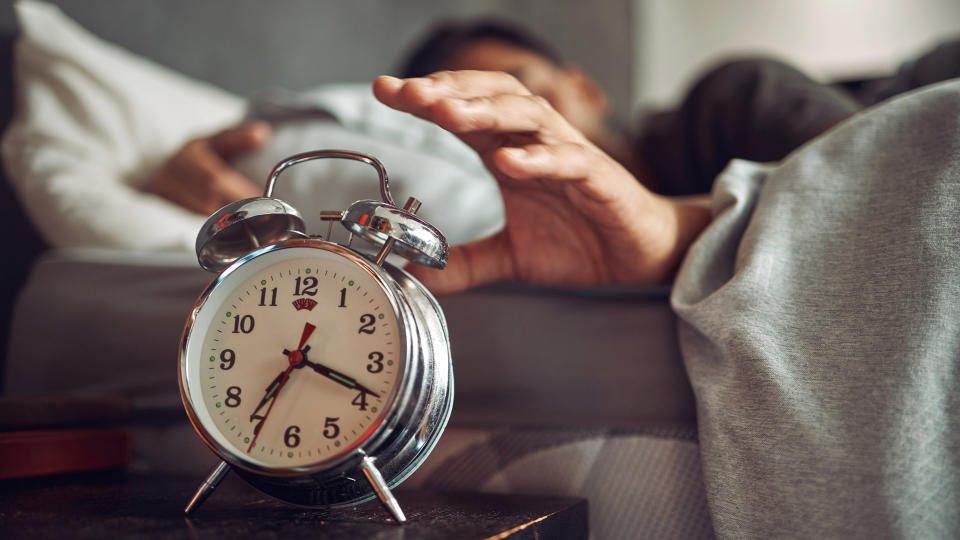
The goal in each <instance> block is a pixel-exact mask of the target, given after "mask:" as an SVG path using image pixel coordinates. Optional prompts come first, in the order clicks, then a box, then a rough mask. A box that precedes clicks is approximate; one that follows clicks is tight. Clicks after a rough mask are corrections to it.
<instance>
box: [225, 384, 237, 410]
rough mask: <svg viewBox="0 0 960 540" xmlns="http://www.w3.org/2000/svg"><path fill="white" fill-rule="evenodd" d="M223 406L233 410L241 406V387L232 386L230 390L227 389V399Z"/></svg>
mask: <svg viewBox="0 0 960 540" xmlns="http://www.w3.org/2000/svg"><path fill="white" fill-rule="evenodd" d="M223 404H224V405H226V406H227V407H230V408H231V409H232V408H234V407H239V406H240V387H239V386H231V387H230V388H227V399H225V400H223Z"/></svg>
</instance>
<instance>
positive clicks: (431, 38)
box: [399, 19, 563, 78]
mask: <svg viewBox="0 0 960 540" xmlns="http://www.w3.org/2000/svg"><path fill="white" fill-rule="evenodd" d="M481 39H498V40H500V41H504V42H506V43H509V44H510V45H514V46H517V47H520V48H522V49H527V50H529V51H532V52H535V53H537V54H539V55H541V56H543V57H545V58H546V59H548V60H550V61H551V62H553V63H554V64H558V65H559V64H562V63H563V61H562V60H561V59H560V56H559V55H557V53H556V52H555V51H554V50H553V49H552V48H550V47H549V46H548V45H547V44H546V43H545V42H543V41H542V40H541V39H540V38H538V37H536V36H534V35H533V34H532V33H530V32H529V31H528V30H525V29H523V28H521V27H520V26H519V25H516V24H514V23H511V22H507V21H504V20H500V19H480V20H472V21H444V22H441V23H439V24H437V25H435V26H434V27H433V28H432V29H431V30H430V31H429V32H428V33H427V34H426V37H424V38H422V39H421V40H420V41H419V44H418V45H417V46H416V47H414V48H413V49H412V51H411V52H410V53H408V54H407V56H406V60H405V61H403V62H402V63H401V66H402V67H401V68H400V70H399V74H400V76H401V77H404V78H407V77H423V76H424V75H429V74H430V73H433V72H435V71H440V70H442V69H445V68H446V65H447V62H448V61H449V60H450V58H451V57H452V56H453V55H454V54H456V53H457V52H459V51H460V50H461V49H463V48H464V47H465V46H467V45H469V44H470V43H473V42H474V41H477V40H481Z"/></svg>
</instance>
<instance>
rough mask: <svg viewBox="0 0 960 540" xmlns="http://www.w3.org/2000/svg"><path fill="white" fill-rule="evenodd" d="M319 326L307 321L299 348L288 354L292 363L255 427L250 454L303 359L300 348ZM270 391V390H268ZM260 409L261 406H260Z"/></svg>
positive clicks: (248, 449)
mask: <svg viewBox="0 0 960 540" xmlns="http://www.w3.org/2000/svg"><path fill="white" fill-rule="evenodd" d="M316 329H317V327H316V326H314V325H312V324H310V323H306V324H305V325H304V326H303V333H302V334H300V344H299V345H297V350H295V351H292V352H291V353H290V354H288V355H287V359H288V360H289V361H290V365H289V366H288V367H287V369H286V371H284V372H283V375H282V376H281V378H280V384H278V385H277V389H276V390H274V391H273V396H272V397H270V398H268V399H270V400H271V401H270V406H269V407H267V412H265V413H263V419H262V420H260V424H259V425H258V426H257V428H258V429H255V430H254V432H253V440H251V441H250V446H248V447H247V453H248V454H249V453H250V451H251V450H253V446H254V445H255V444H256V443H257V437H259V436H260V432H261V431H263V429H262V428H263V424H264V422H266V421H267V418H268V417H269V416H270V411H272V410H273V406H274V405H276V403H277V396H279V395H280V390H283V385H285V384H287V379H289V378H290V372H291V371H293V368H295V367H297V365H298V364H299V363H300V362H302V361H303V353H301V352H300V349H303V346H304V345H306V344H307V340H308V339H310V335H311V334H313V331H314V330H316ZM268 392H269V391H268ZM258 409H259V407H258Z"/></svg>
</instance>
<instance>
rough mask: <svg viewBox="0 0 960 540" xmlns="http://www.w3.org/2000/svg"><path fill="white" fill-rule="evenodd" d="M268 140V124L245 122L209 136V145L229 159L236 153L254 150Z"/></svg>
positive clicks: (222, 156) (221, 155)
mask: <svg viewBox="0 0 960 540" xmlns="http://www.w3.org/2000/svg"><path fill="white" fill-rule="evenodd" d="M268 140H270V124H267V123H266V122H259V121H257V122H247V123H245V124H241V125H239V126H236V127H232V128H229V129H225V130H223V131H221V132H220V133H217V134H216V135H213V136H212V137H210V147H211V148H213V151H214V152H216V153H217V154H218V155H219V156H220V157H221V158H223V159H229V158H231V157H233V156H235V155H237V154H242V153H244V152H249V151H251V150H256V149H257V148H260V147H261V146H263V145H264V144H265V143H266V142H267V141H268Z"/></svg>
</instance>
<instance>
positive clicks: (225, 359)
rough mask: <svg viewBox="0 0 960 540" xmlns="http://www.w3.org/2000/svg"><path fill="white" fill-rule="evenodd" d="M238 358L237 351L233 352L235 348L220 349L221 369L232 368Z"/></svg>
mask: <svg viewBox="0 0 960 540" xmlns="http://www.w3.org/2000/svg"><path fill="white" fill-rule="evenodd" d="M236 360H237V355H236V353H235V352H233V349H224V350H222V351H220V369H222V370H224V371H226V370H228V369H231V368H232V367H233V364H234V362H236Z"/></svg>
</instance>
